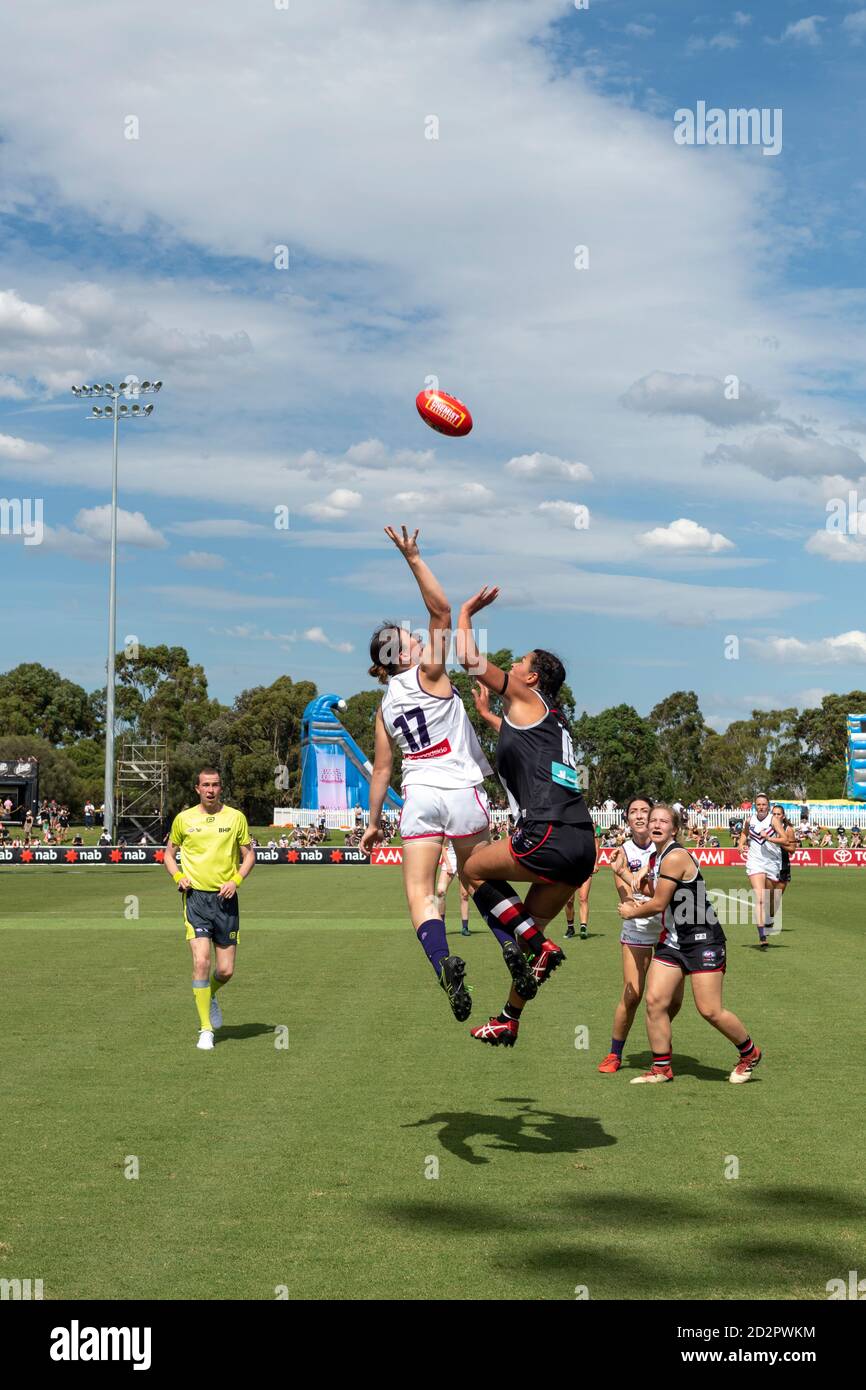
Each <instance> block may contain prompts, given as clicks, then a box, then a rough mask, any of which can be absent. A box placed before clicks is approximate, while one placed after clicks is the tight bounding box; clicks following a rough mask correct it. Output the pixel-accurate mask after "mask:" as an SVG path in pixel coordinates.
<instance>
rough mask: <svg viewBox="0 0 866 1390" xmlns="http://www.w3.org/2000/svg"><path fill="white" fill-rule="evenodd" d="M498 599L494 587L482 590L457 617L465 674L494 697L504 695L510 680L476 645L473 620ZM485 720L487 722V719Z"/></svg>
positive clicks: (458, 645) (458, 654)
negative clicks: (467, 673)
mask: <svg viewBox="0 0 866 1390" xmlns="http://www.w3.org/2000/svg"><path fill="white" fill-rule="evenodd" d="M498 596H499V590H498V588H496V586H495V585H494V586H493V587H492V588H488V586H487V585H486V584H485V585H484V588H483V589H479V590H478V593H477V594H473V595H472V597H471V598H468V599H467V600H466V602H465V603H464V604H463V606H462V608H461V609H460V613H459V615H458V617H457V660H458V661H459V662H460V665H461V666H462V667H463V669H464V671H468V672H469V674H470V675H472V676H475V678H476V680H477V681H478V683H479V685H481V686H483V687H486V688H487V689H488V690H492V691H493V693H494V695H502V694H503V693H504V691H505V688H506V686H507V685H508V677H507V676H506V674H505V672H504V671H503V670H502V668H501V667H500V666H495V665H494V663H493V662H492V661H488V660H487V657H486V656H485V655H484V653H483V652H482V651H480V650H479V647H478V643H477V642H476V641H475V633H474V632H473V631H472V619H473V618H474V617H475V614H476V613H480V611H481V609H482V608H486V607H487V606H488V604H491V603H494V602H495V601H496V599H497V598H498ZM476 706H477V701H476ZM482 713H483V711H482ZM484 717H485V718H486V715H485V716H484Z"/></svg>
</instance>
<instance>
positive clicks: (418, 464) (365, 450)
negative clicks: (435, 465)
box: [343, 439, 434, 468]
mask: <svg viewBox="0 0 866 1390" xmlns="http://www.w3.org/2000/svg"><path fill="white" fill-rule="evenodd" d="M343 459H344V460H345V462H346V463H347V464H350V465H353V466H354V467H356V468H403V467H407V466H408V467H410V468H426V467H429V465H430V464H432V462H433V459H434V453H433V450H432V449H388V448H387V447H386V446H385V445H384V444H383V443H382V441H381V439H365V440H364V442H363V443H362V444H351V445H350V446H349V448H348V449H347V450H346V452H345V454H344V455H343Z"/></svg>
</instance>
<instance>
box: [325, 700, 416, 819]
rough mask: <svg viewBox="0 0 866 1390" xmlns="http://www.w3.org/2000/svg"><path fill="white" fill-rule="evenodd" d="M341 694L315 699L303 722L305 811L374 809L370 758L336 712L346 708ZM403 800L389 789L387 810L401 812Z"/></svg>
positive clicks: (386, 802)
mask: <svg viewBox="0 0 866 1390" xmlns="http://www.w3.org/2000/svg"><path fill="white" fill-rule="evenodd" d="M345 708H346V702H345V700H342V699H341V698H340V696H339V695H319V696H317V697H316V699H315V700H311V701H310V703H309V704H308V705H307V707H306V709H305V710H304V713H303V718H302V722H301V806H302V807H303V808H304V809H305V810H321V811H343V810H346V811H350V812H351V811H354V809H355V807H356V806H360V807H361V809H362V810H363V811H368V810H369V809H370V774H371V772H372V771H373V767H372V764H371V763H370V761H369V759H368V758H366V757H365V756H364V754H363V753H362V751H361V749H360V748H359V747H358V745H357V743H356V742H355V740H354V739H353V738H352V735H351V734H350V733H349V731H348V730H347V729H344V728H343V725H342V724H341V723H340V721H339V719H338V718H337V715H336V712H335V711H336V710H338V709H345ZM402 805H403V801H402V798H401V797H399V796H398V795H397V793H396V792H395V791H392V789H391V788H390V787H389V788H388V793H387V795H386V797H385V809H386V810H387V809H389V808H390V809H391V810H395V811H399V810H400V809H401V807H402Z"/></svg>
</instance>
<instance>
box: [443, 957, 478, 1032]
mask: <svg viewBox="0 0 866 1390" xmlns="http://www.w3.org/2000/svg"><path fill="white" fill-rule="evenodd" d="M465 975H466V962H465V961H462V960H461V959H460V957H459V956H446V957H445V959H444V960H443V962H442V969H441V971H440V972H439V983H440V985H441V986H442V988H443V989H444V991H445V993H446V994H447V995H448V1003H449V1004H450V1005H451V1012H452V1013H453V1015H454V1017H455V1018H456V1019H457V1022H458V1023H465V1022H466V1020H467V1018H468V1017H469V1015H470V1014H471V1012H472V997H471V995H470V993H469V990H468V989H467V987H466V985H465V984H464V983H463V981H464V978H465Z"/></svg>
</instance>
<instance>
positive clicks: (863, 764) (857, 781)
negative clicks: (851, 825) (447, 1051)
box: [846, 714, 866, 801]
mask: <svg viewBox="0 0 866 1390" xmlns="http://www.w3.org/2000/svg"><path fill="white" fill-rule="evenodd" d="M846 764H847V769H848V778H847V782H848V785H847V788H846V790H847V794H848V796H849V798H850V799H851V800H852V801H866V714H849V715H848V748H847V756H846Z"/></svg>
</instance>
